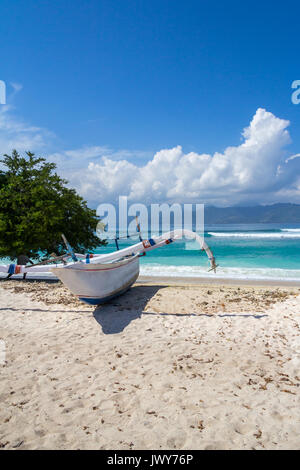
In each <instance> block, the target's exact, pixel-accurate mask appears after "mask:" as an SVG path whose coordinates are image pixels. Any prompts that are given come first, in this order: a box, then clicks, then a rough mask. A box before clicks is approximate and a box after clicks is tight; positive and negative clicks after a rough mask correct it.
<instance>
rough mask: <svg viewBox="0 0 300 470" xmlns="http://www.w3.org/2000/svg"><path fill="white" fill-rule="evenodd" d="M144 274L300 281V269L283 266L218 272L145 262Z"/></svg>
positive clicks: (220, 268) (219, 269)
mask: <svg viewBox="0 0 300 470" xmlns="http://www.w3.org/2000/svg"><path fill="white" fill-rule="evenodd" d="M140 274H141V275H143V276H170V277H200V278H201V277H206V278H207V277H212V278H221V279H223V278H224V279H226V278H227V279H253V280H255V279H257V280H264V279H273V280H286V281H300V270H298V269H281V268H241V267H239V268H237V267H219V268H217V273H216V274H215V273H213V272H212V271H210V272H209V271H208V268H205V267H204V266H168V265H162V264H148V265H147V264H144V265H142V266H141V267H140Z"/></svg>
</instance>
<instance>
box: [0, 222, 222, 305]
mask: <svg viewBox="0 0 300 470" xmlns="http://www.w3.org/2000/svg"><path fill="white" fill-rule="evenodd" d="M138 232H139V236H140V242H139V243H137V244H135V245H133V246H129V247H126V248H123V249H121V250H119V249H117V251H114V252H113V253H108V254H103V255H90V254H87V255H81V254H77V253H74V252H73V250H72V248H71V247H70V245H69V243H68V242H67V240H66V239H65V237H64V236H63V239H64V242H65V244H66V247H67V254H66V255H62V256H59V257H56V258H52V259H49V260H46V261H42V262H41V263H37V264H36V265H30V266H21V265H15V264H10V265H2V266H0V272H2V273H8V274H11V275H13V274H27V273H31V274H38V273H47V272H48V273H49V272H52V273H53V274H54V275H55V276H57V277H58V278H59V279H60V280H61V281H62V282H63V283H64V284H65V285H66V286H67V287H68V288H69V289H70V291H71V292H73V294H75V295H76V296H77V297H78V298H79V300H82V301H83V302H86V303H88V304H92V305H99V304H102V303H105V302H107V301H109V300H111V299H113V298H114V297H116V296H118V295H120V294H122V293H124V292H126V291H127V290H128V289H129V288H130V287H131V286H132V284H133V283H134V282H135V281H136V279H137V278H138V276H139V258H140V256H144V255H145V254H146V253H147V252H148V251H151V250H154V249H156V248H159V247H162V246H165V245H168V244H170V243H173V242H175V241H176V240H179V239H182V238H183V237H185V238H188V239H194V240H195V241H197V242H198V243H199V246H200V249H201V250H202V251H205V252H206V254H207V256H208V259H209V261H210V265H211V268H210V270H213V271H214V272H216V268H217V265H216V261H215V258H214V256H213V254H212V252H211V250H210V248H209V247H208V245H207V244H206V242H205V240H204V239H203V238H202V237H200V236H199V235H198V234H197V233H195V232H191V231H190V230H186V229H182V230H173V231H171V232H168V233H165V234H163V235H160V236H157V237H153V238H150V239H148V240H143V239H142V237H141V235H140V230H139V225H138ZM116 244H117V242H116ZM117 248H118V245H117ZM68 258H72V261H71V262H68V263H67V262H66V260H67V259H68ZM58 261H60V262H58ZM53 262H54V263H55V262H56V263H55V264H52V265H48V266H47V264H48V263H53Z"/></svg>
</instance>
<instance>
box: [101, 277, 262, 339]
mask: <svg viewBox="0 0 300 470" xmlns="http://www.w3.org/2000/svg"><path fill="white" fill-rule="evenodd" d="M165 287H167V286H165V285H161V286H160V285H158V286H134V287H132V288H131V289H130V290H129V291H127V292H126V293H125V294H123V295H121V296H119V297H117V298H115V299H114V300H111V301H110V302H109V303H107V304H103V305H99V306H98V307H96V309H95V310H94V318H95V320H96V321H97V323H99V325H101V327H102V331H103V333H104V334H106V335H112V334H117V333H121V332H122V331H123V330H124V329H125V328H126V327H127V326H128V325H129V324H130V323H131V322H132V321H133V320H136V319H137V318H141V316H142V315H156V316H174V317H209V318H216V317H243V318H249V317H250V318H255V319H260V318H263V317H266V316H267V315H253V314H248V313H244V314H242V313H241V314H238V313H236V314H234V313H232V314H231V313H220V314H208V313H156V312H145V311H144V309H145V307H146V305H147V303H148V302H149V300H150V299H151V298H152V297H153V296H154V295H155V294H156V292H157V291H158V290H160V289H163V288H165Z"/></svg>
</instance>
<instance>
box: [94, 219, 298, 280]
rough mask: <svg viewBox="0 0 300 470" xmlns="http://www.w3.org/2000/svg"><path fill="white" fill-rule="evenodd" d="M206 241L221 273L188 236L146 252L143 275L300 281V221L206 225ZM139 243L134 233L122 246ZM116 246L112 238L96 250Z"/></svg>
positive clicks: (142, 259) (142, 260) (121, 243)
mask: <svg viewBox="0 0 300 470" xmlns="http://www.w3.org/2000/svg"><path fill="white" fill-rule="evenodd" d="M143 237H144V238H148V237H149V234H145V233H144V234H143ZM205 239H206V242H207V243H208V245H209V246H210V248H211V249H212V251H213V253H214V255H215V257H216V260H217V263H218V264H219V268H218V269H217V274H214V273H212V272H208V269H209V262H208V260H207V257H206V255H205V253H203V252H200V251H199V249H198V245H197V244H196V243H195V242H193V241H185V240H182V241H177V242H176V243H172V244H170V245H166V246H164V247H162V248H157V249H156V250H154V251H152V252H150V253H147V255H146V256H145V257H142V258H141V259H140V260H141V274H143V275H153V276H196V277H204V276H205V277H207V276H211V277H222V278H224V277H228V278H243V279H286V280H299V281H300V224H297V225H295V224H290V225H282V224H255V225H245V224H242V225H224V224H222V225H210V226H206V227H205ZM137 242H138V239H137V237H134V238H132V239H129V240H120V241H119V245H120V248H122V247H125V246H128V245H129V244H133V243H137ZM115 249H116V248H115V243H114V242H113V241H110V242H109V243H108V245H107V246H106V247H100V248H99V249H98V250H96V251H97V253H106V252H110V251H114V250H115Z"/></svg>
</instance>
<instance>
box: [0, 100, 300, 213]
mask: <svg viewBox="0 0 300 470" xmlns="http://www.w3.org/2000/svg"><path fill="white" fill-rule="evenodd" d="M12 111H13V110H12V108H11V107H10V106H2V107H1V108H0V152H1V154H3V153H4V152H11V150H12V148H17V150H18V151H20V152H22V151H26V150H32V151H35V152H39V151H41V150H42V154H43V155H47V154H48V158H49V160H50V161H54V162H55V163H56V164H57V168H58V172H59V173H60V174H61V175H62V176H64V177H65V178H66V179H68V180H69V182H70V185H71V186H73V187H75V188H76V189H77V190H78V192H79V193H80V194H82V196H84V197H85V198H86V199H87V200H88V201H89V203H93V204H98V203H100V202H114V201H116V200H117V199H118V197H119V195H126V196H128V197H129V199H130V200H131V201H134V202H144V203H146V204H148V203H151V202H165V201H167V202H195V201H197V202H205V203H206V204H214V205H219V206H221V205H233V204H252V203H254V204H264V203H272V202H280V201H282V202H283V201H287V202H298V203H300V176H299V175H300V158H298V157H299V156H300V154H295V155H292V156H289V155H288V152H287V146H288V144H289V143H290V141H291V139H290V135H289V132H288V126H289V124H290V123H289V121H287V120H284V119H280V118H278V117H276V116H275V115H274V114H272V113H271V112H268V111H266V110H265V109H261V108H259V109H258V110H257V111H256V113H255V115H254V116H253V118H252V120H251V122H250V124H249V126H247V127H246V128H245V129H244V130H243V131H242V135H241V137H242V141H241V143H240V144H239V145H237V146H230V147H227V148H226V149H225V150H224V151H223V152H215V153H214V154H211V155H210V154H205V153H196V152H189V153H185V152H184V151H183V149H182V147H181V146H180V145H178V146H176V147H174V148H169V149H162V150H160V151H158V152H157V153H155V155H154V156H152V155H149V153H148V152H142V151H129V150H117V151H116V150H113V149H110V148H108V147H105V146H85V147H82V148H79V149H70V150H64V151H58V152H55V153H50V152H49V148H50V144H49V143H50V142H51V141H52V140H53V134H51V133H49V132H48V131H46V130H45V129H41V128H38V127H33V126H30V125H27V124H26V123H24V122H23V121H21V120H19V119H16V118H15V117H13V113H12Z"/></svg>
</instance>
